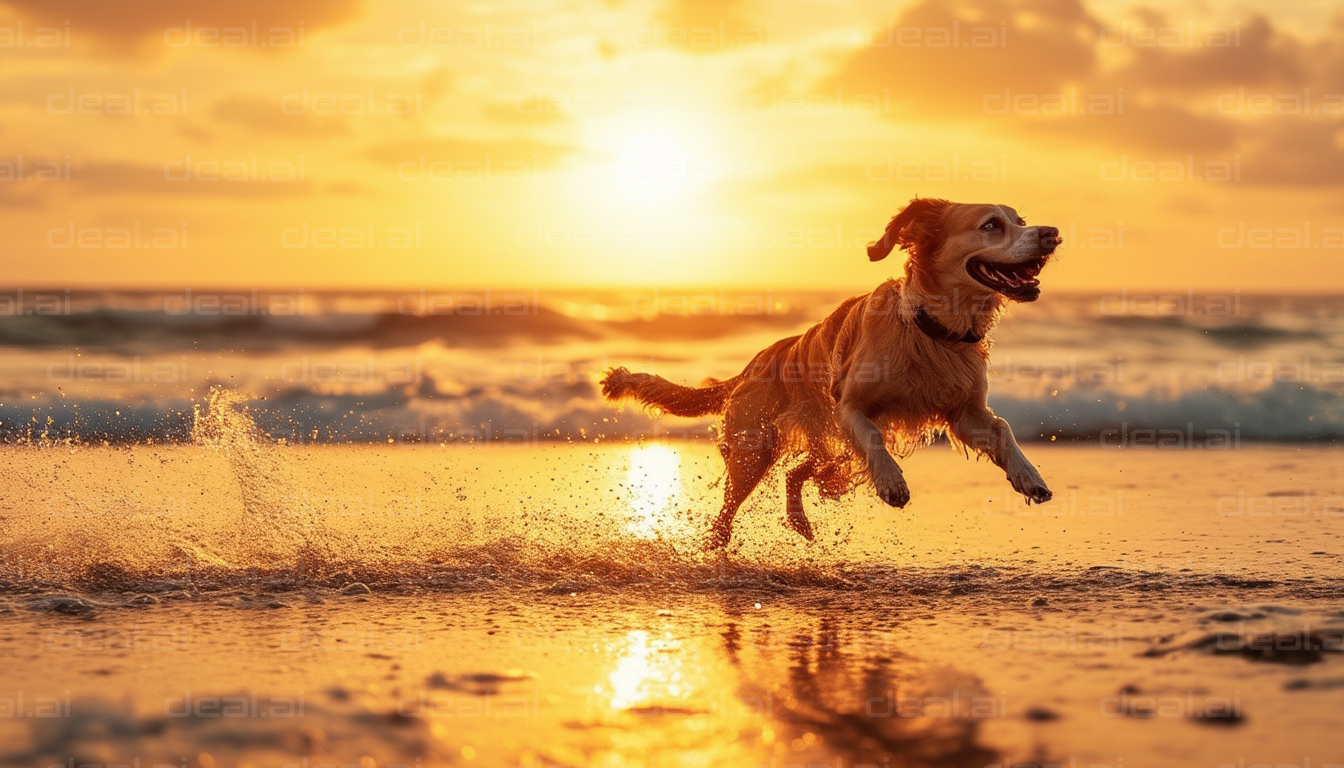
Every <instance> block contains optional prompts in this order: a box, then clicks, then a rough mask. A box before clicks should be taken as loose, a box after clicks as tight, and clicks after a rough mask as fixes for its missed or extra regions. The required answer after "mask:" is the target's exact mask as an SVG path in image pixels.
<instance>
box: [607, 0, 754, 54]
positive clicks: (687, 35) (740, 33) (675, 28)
mask: <svg viewBox="0 0 1344 768" xmlns="http://www.w3.org/2000/svg"><path fill="white" fill-rule="evenodd" d="M745 5H746V4H745V3H744V2H743V0H670V2H668V4H667V5H666V6H665V7H664V8H663V10H662V12H661V13H659V14H658V15H657V16H656V17H655V19H654V24H653V26H652V27H650V28H647V29H643V30H636V32H635V40H634V42H635V43H636V44H637V45H648V44H654V45H659V46H663V47H667V48H671V49H674V50H678V51H681V52H682V53H692V54H710V53H723V52H725V51H731V50H735V49H738V48H742V47H745V46H752V45H760V44H763V43H767V42H769V38H770V29H769V26H768V25H767V24H766V23H764V22H763V21H760V20H758V19H757V18H755V17H754V16H753V15H752V14H750V13H748V12H747V10H746V9H745V7H744V6H745Z"/></svg>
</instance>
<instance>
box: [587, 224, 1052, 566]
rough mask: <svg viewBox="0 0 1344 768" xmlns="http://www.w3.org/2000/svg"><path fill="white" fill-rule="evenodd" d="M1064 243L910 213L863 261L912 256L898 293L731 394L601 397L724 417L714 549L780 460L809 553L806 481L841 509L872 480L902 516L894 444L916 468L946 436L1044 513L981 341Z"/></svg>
mask: <svg viewBox="0 0 1344 768" xmlns="http://www.w3.org/2000/svg"><path fill="white" fill-rule="evenodd" d="M1061 242H1063V241H1062V240H1061V239H1060V237H1059V230H1058V229H1055V228H1054V227H1041V226H1032V227H1029V226H1027V225H1026V222H1024V221H1023V220H1022V218H1021V217H1020V216H1018V215H1017V212H1016V211H1015V210H1013V209H1012V208H1009V207H1007V206H1004V205H989V204H975V205H968V204H963V203H949V202H948V201H946V200H935V199H929V198H916V199H915V200H912V201H910V204H909V205H907V206H906V207H905V208H904V209H902V210H901V212H900V214H898V215H897V216H896V217H895V218H893V219H892V220H891V223H890V224H888V225H887V229H886V233H885V234H884V235H883V236H882V238H881V239H880V240H878V241H877V242H876V243H874V244H872V245H870V246H868V258H869V259H871V260H872V261H878V260H879V259H883V258H885V257H886V256H887V254H889V253H891V250H892V249H893V248H894V247H896V246H898V245H899V246H900V247H901V248H903V249H904V250H906V251H908V252H909V254H910V256H909V259H908V260H907V261H906V264H905V277H904V278H903V279H900V280H888V281H887V282H885V283H883V284H882V285H881V286H879V287H878V288H877V290H875V291H873V292H872V293H870V294H867V295H864V296H856V297H854V298H852V299H849V300H847V301H845V302H844V303H843V304H841V305H840V307H839V308H838V309H836V310H835V311H834V312H832V313H831V315H830V316H829V317H827V318H826V319H825V320H822V321H821V322H820V323H818V324H817V325H815V326H813V327H812V328H810V329H809V330H808V331H807V332H806V333H804V334H802V335H801V336H792V337H790V338H787V339H783V340H781V341H779V342H776V343H775V344H773V345H772V346H770V347H769V348H767V349H765V350H764V351H762V352H760V353H759V354H757V355H756V357H755V358H753V359H752V361H751V362H750V363H749V364H748V365H747V367H746V369H745V370H744V371H742V373H739V374H738V375H736V376H734V377H732V378H731V379H728V380H727V381H719V382H714V381H711V382H709V383H708V385H707V386H705V387H702V388H699V389H696V388H694V387H683V386H680V385H677V384H673V383H672V382H670V381H668V380H666V379H664V378H661V377H659V376H654V375H651V374H647V373H631V372H630V371H628V370H626V369H625V368H616V369H613V370H611V371H609V372H608V373H607V375H606V377H605V378H604V379H603V380H602V392H603V394H604V395H606V397H607V398H608V399H610V400H621V399H625V398H632V399H635V400H638V401H640V402H642V403H645V404H646V405H649V406H653V407H656V408H658V409H661V410H663V411H666V412H668V413H671V414H675V415H677V416H705V415H708V414H712V413H722V414H724V430H723V438H722V441H721V442H720V443H719V452H720V453H722V454H723V459H724V462H725V463H726V464H727V465H728V480H727V484H726V487H725V490H724V499H723V510H722V511H721V512H720V513H719V517H718V519H717V520H716V521H715V522H714V527H713V530H712V531H711V533H710V538H709V542H708V545H709V546H710V547H722V546H724V545H726V544H727V543H728V540H729V538H730V537H731V535H732V526H733V517H734V516H735V515H736V514H737V509H738V507H740V506H741V505H742V502H743V501H745V500H746V498H747V496H749V495H750V494H751V492H752V490H753V489H754V488H755V487H756V485H757V483H759V482H760V481H761V478H762V477H764V476H765V474H766V472H768V471H769V469H770V467H772V466H773V465H774V464H775V463H776V462H778V461H780V460H789V461H790V462H791V463H792V466H791V467H790V468H789V469H788V470H787V472H786V473H785V475H784V488H785V495H786V497H787V516H786V518H785V524H786V525H787V526H789V527H790V528H792V529H793V530H795V531H797V532H798V533H800V534H802V535H803V536H804V537H806V538H808V539H811V538H812V525H811V523H810V522H808V519H807V515H806V514H805V513H804V512H803V499H802V490H803V483H805V482H807V481H808V480H812V481H814V482H815V483H816V484H817V487H818V489H819V490H820V491H821V494H822V496H823V497H825V498H830V499H835V498H838V497H840V496H842V495H843V494H845V493H847V492H849V491H850V490H852V489H853V488H854V487H855V486H856V485H858V483H859V482H861V481H862V480H864V479H865V478H866V479H869V480H871V481H872V483H873V486H874V488H875V489H876V491H877V495H878V497H879V498H881V499H882V500H883V501H885V502H886V503H887V504H890V505H891V506H893V507H904V506H905V504H906V502H908V501H910V489H909V488H908V487H907V486H906V484H905V477H904V476H903V475H902V474H901V469H900V467H899V466H897V465H896V461H895V459H893V458H892V454H891V452H889V451H888V445H890V446H891V447H892V448H893V449H895V452H896V454H897V455H898V456H906V455H909V453H910V452H911V451H912V450H914V448H916V447H918V446H920V445H925V444H927V443H928V442H929V441H930V440H932V439H933V437H934V436H935V435H936V434H938V433H939V432H942V431H947V432H949V433H950V437H951V439H952V440H953V441H954V442H955V443H956V444H959V445H961V446H964V447H966V448H969V449H971V450H974V451H977V452H978V453H981V454H983V455H985V456H988V457H989V458H990V460H992V461H993V462H994V463H995V464H997V465H998V466H999V467H1000V468H1002V469H1003V470H1004V472H1006V473H1007V475H1008V482H1009V483H1011V484H1012V486H1013V488H1014V489H1016V490H1017V491H1018V492H1019V493H1021V494H1023V495H1024V496H1026V497H1027V500H1028V502H1031V501H1035V502H1038V503H1039V502H1045V501H1049V500H1050V498H1051V493H1050V489H1049V488H1047V487H1046V485H1045V481H1044V480H1042V479H1041V475H1040V473H1038V472H1037V471H1036V468H1035V467H1033V466H1032V465H1031V462H1029V461H1027V458H1026V457H1025V456H1023V455H1022V450H1021V449H1020V448H1018V445H1017V441H1016V440H1014V439H1013V433H1012V430H1011V429H1009V428H1008V423H1007V422H1005V421H1004V420H1003V419H1000V418H998V417H997V416H995V415H994V412H993V411H991V410H990V409H989V405H988V402H987V396H988V391H989V370H988V360H989V344H988V342H986V341H985V336H986V334H987V333H989V331H990V329H992V328H993V327H994V325H995V323H997V322H998V319H999V316H1000V315H1001V314H1002V312H1003V309H1004V307H1005V304H1006V302H1007V300H1009V299H1011V300H1014V301H1035V300H1036V299H1037V298H1038V297H1039V296H1040V293H1041V290H1040V283H1039V282H1038V281H1037V279H1036V276H1037V275H1038V274H1040V272H1041V269H1042V268H1044V267H1045V265H1046V263H1047V262H1048V261H1049V260H1050V256H1051V254H1053V253H1054V251H1055V248H1057V247H1058V246H1059V244H1060V243H1061Z"/></svg>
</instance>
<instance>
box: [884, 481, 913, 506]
mask: <svg viewBox="0 0 1344 768" xmlns="http://www.w3.org/2000/svg"><path fill="white" fill-rule="evenodd" d="M877 497H878V498H879V499H881V500H882V501H884V502H886V503H887V506H891V507H895V508H897V509H900V508H902V507H904V506H905V505H906V504H909V503H910V488H909V486H907V485H906V484H905V483H904V482H901V483H898V484H896V485H893V486H891V487H888V488H878V489H877Z"/></svg>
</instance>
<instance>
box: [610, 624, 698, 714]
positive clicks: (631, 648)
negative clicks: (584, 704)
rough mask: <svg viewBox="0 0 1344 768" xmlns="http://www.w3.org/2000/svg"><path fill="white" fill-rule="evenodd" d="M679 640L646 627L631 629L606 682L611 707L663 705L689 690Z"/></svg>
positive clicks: (681, 696)
mask: <svg viewBox="0 0 1344 768" xmlns="http://www.w3.org/2000/svg"><path fill="white" fill-rule="evenodd" d="M677 646H678V643H677V642H676V641H675V640H672V639H671V636H670V635H669V636H665V637H661V638H658V637H653V636H651V635H650V634H649V633H648V632H646V631H644V630H638V629H637V630H631V631H630V632H629V633H628V634H627V635H626V636H625V648H624V649H623V650H622V651H621V657H620V660H618V661H617V662H616V667H615V668H614V669H613V670H612V671H611V675H609V676H608V678H607V681H608V683H609V684H610V686H611V707H612V709H630V708H632V707H647V706H650V705H663V704H666V703H667V701H668V700H669V699H680V698H683V697H685V696H686V695H687V693H689V691H688V689H687V685H686V681H685V680H684V675H683V673H682V669H681V663H682V662H681V657H680V654H678V653H676V652H675V651H676V650H677Z"/></svg>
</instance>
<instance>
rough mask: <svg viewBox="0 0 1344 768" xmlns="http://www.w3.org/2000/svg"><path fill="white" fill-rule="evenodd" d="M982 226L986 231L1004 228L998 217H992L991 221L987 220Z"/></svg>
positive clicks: (996, 230)
mask: <svg viewBox="0 0 1344 768" xmlns="http://www.w3.org/2000/svg"><path fill="white" fill-rule="evenodd" d="M980 228H981V229H983V230H984V231H986V232H998V231H999V230H1000V229H1002V228H1003V225H1002V224H1001V223H999V220H998V219H990V220H989V221H986V222H985V223H984V224H981V225H980Z"/></svg>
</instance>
